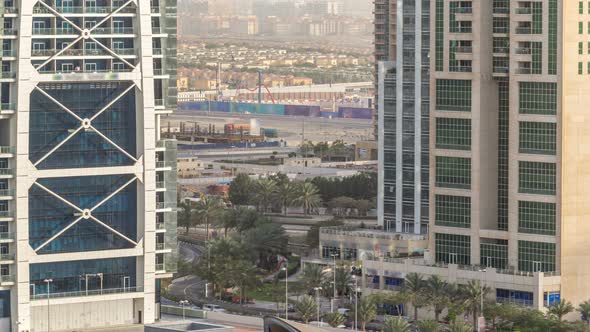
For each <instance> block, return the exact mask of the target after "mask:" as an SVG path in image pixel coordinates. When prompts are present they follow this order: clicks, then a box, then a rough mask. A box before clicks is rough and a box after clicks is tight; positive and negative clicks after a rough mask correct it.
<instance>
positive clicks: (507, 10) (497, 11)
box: [493, 7, 510, 14]
mask: <svg viewBox="0 0 590 332" xmlns="http://www.w3.org/2000/svg"><path fill="white" fill-rule="evenodd" d="M493 13H494V14H510V8H508V7H494V9H493Z"/></svg>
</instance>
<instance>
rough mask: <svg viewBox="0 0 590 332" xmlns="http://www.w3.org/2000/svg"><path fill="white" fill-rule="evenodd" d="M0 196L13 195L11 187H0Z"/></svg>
mask: <svg viewBox="0 0 590 332" xmlns="http://www.w3.org/2000/svg"><path fill="white" fill-rule="evenodd" d="M0 197H14V190H13V189H0Z"/></svg>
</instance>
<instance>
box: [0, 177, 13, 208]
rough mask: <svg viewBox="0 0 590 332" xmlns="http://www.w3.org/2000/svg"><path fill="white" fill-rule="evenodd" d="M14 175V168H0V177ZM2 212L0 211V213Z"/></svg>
mask: <svg viewBox="0 0 590 332" xmlns="http://www.w3.org/2000/svg"><path fill="white" fill-rule="evenodd" d="M13 175H14V169H12V168H0V178H3V177H4V178H6V177H12V176H13ZM1 213H2V212H1V211H0V214H1Z"/></svg>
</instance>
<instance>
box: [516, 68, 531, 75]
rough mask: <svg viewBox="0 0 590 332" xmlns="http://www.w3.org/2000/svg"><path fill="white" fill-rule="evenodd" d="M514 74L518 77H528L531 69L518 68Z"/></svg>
mask: <svg viewBox="0 0 590 332" xmlns="http://www.w3.org/2000/svg"><path fill="white" fill-rule="evenodd" d="M516 73H517V74H519V75H530V74H531V73H532V69H531V68H528V67H519V68H516Z"/></svg>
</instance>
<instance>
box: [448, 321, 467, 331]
mask: <svg viewBox="0 0 590 332" xmlns="http://www.w3.org/2000/svg"><path fill="white" fill-rule="evenodd" d="M471 331H473V329H472V328H471V326H469V325H467V324H465V323H462V322H454V323H451V325H449V328H448V329H447V332H471Z"/></svg>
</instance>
